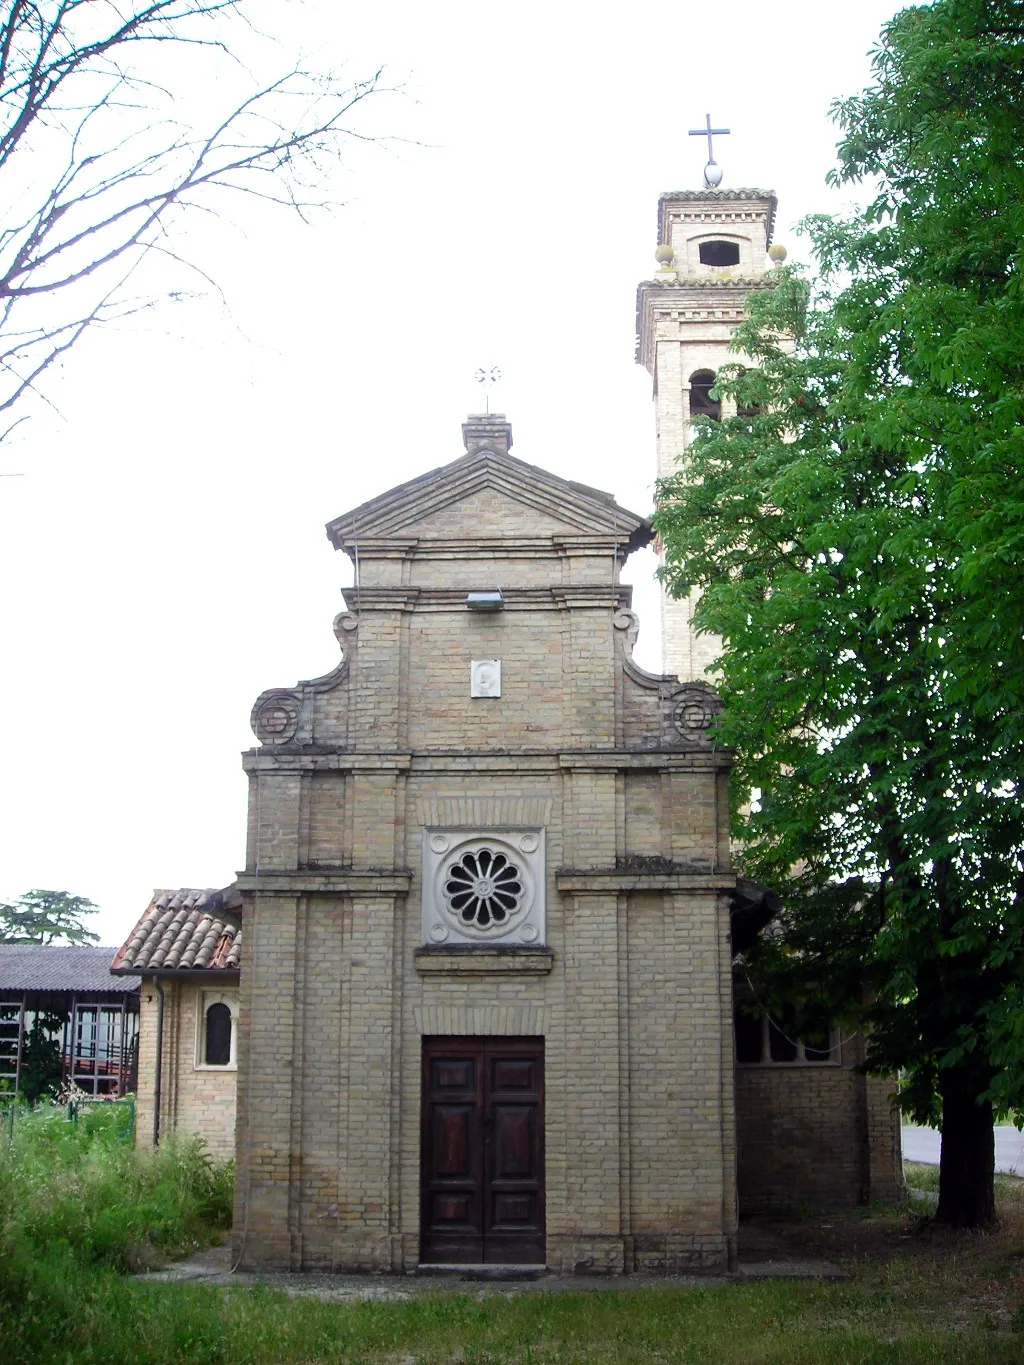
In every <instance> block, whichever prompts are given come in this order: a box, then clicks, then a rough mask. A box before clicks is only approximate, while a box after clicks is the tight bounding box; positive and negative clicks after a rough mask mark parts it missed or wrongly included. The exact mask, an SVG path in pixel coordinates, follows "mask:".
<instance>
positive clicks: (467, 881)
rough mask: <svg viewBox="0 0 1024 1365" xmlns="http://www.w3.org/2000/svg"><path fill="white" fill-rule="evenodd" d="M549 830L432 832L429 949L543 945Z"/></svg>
mask: <svg viewBox="0 0 1024 1365" xmlns="http://www.w3.org/2000/svg"><path fill="white" fill-rule="evenodd" d="M544 935H545V918H544V831H543V830H542V829H493V830H486V831H484V830H477V831H470V830H466V829H425V830H424V832H423V942H424V944H425V945H427V946H434V947H439V946H441V945H442V944H451V945H455V944H475V945H477V946H486V945H487V944H499V943H500V944H501V945H502V946H503V947H509V946H514V945H516V944H519V945H520V946H524V947H525V946H531V947H532V946H538V945H540V946H542V945H543V944H544Z"/></svg>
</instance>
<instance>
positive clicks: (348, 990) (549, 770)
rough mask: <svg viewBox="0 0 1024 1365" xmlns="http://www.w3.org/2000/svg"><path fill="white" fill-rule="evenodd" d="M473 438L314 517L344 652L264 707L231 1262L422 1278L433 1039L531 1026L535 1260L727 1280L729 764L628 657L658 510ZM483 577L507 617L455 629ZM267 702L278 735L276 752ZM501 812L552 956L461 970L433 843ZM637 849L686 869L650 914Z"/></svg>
mask: <svg viewBox="0 0 1024 1365" xmlns="http://www.w3.org/2000/svg"><path fill="white" fill-rule="evenodd" d="M474 420H475V421H476V422H477V429H478V430H479V429H480V427H483V429H484V430H485V431H490V433H491V438H492V446H491V447H490V448H488V447H483V448H482V447H481V446H479V445H478V446H477V447H476V448H475V449H470V450H469V451H468V453H467V455H466V456H465V457H464V458H463V459H462V460H460V461H456V462H455V464H454V465H451V466H447V467H446V468H445V469H442V470H440V471H436V472H435V474H434V475H433V476H431V477H430V478H429V479H427V480H422V481H416V482H415V483H414V485H412V486H411V487H412V494H411V495H407V494H406V492H405V491H404V490H397V491H396V492H393V493H391V494H386V495H384V497H383V498H382V499H380V500H379V502H378V503H377V504H373V503H371V504H369V505H368V506H367V507H366V508H363V509H357V512H356V513H354V514H351V516H350V517H349V518H347V519H346V518H342V519H340V520H339V522H335V523H332V524H331V531H332V536H334V537H335V538H336V540H337V541H340V543H341V544H342V545H343V546H344V547H345V548H351V549H352V552H353V557H354V546H355V544H356V543H358V547H359V575H360V577H359V587H358V589H356V590H354V591H352V592H351V593H347V594H346V599H347V602H348V606H349V607H350V608H352V609H355V612H356V615H357V624H355V625H354V626H353V622H352V619H351V618H349V619H348V621H347V624H343V625H342V626H340V627H339V629H338V634H339V639H340V640H341V642H342V645H343V648H344V650H345V660H344V662H343V664H342V666H341V668H340V669H337V670H335V672H334V674H332V675H329V679H330V680H320V681H316V682H312V683H304V684H300V685H299V687H298V688H296V689H293V690H291V691H290V692H289V693H287V694H282V693H278V692H275V693H268V694H265V696H264V698H262V699H261V700H260V701H258V702H257V706H256V708H255V711H254V717H255V726H256V730H257V734H258V735H259V736H260V737H261V738H264V739H265V740H267V741H268V742H265V743H264V744H263V745H262V747H260V748H259V749H257V750H254V751H252V752H250V753H249V754H248V755H247V756H246V759H245V762H246V767H247V769H248V771H249V773H250V792H251V796H250V820H249V830H250V844H249V855H248V865H247V869H246V873H245V875H244V876H243V877H242V878H241V879H240V886H241V888H242V892H243V896H244V899H245V909H244V923H245V925H246V932H245V936H244V941H243V962H242V1027H241V1036H240V1048H239V1087H238V1148H237V1154H238V1181H237V1199H238V1207H237V1210H236V1219H235V1236H236V1245H237V1250H238V1251H239V1253H240V1254H241V1256H242V1263H243V1264H244V1265H256V1264H270V1265H289V1266H297V1267H310V1268H313V1267H318V1268H323V1267H326V1268H335V1269H340V1268H346V1269H366V1270H383V1269H410V1268H412V1267H414V1266H415V1265H416V1264H417V1262H418V1258H419V1184H420V1068H421V1053H422V1040H423V1038H424V1037H427V1036H433V1035H437V1034H449V1035H466V1034H468V1035H478V1034H483V1035H505V1036H524V1035H527V1036H529V1035H534V1036H536V1035H542V1036H543V1037H544V1039H545V1073H546V1108H545V1149H546V1169H545V1176H546V1218H547V1260H548V1263H549V1264H551V1265H553V1266H556V1267H558V1268H560V1269H562V1270H581V1271H582V1270H589V1271H603V1272H613V1273H615V1272H623V1271H632V1270H635V1269H656V1268H658V1269H666V1270H671V1269H681V1268H684V1267H688V1266H695V1265H716V1264H723V1263H725V1262H726V1261H727V1260H728V1259H729V1257H730V1254H731V1250H732V1248H733V1246H734V1242H735V1228H736V1193H735V1176H734V1171H735V1152H734V1140H733V1130H734V1121H733V1068H732V1047H731V1041H730V1038H729V1029H730V1023H729V1021H730V1019H731V973H730V958H729V949H728V903H727V893H728V890H729V888H730V887H731V885H732V882H733V878H732V874H731V873H730V872H729V870H728V866H727V861H723V857H722V854H723V850H724V852H725V856H726V860H727V838H726V831H725V820H726V804H725V801H724V794H725V793H724V785H723V779H724V776H725V774H726V772H727V769H728V758H727V756H726V755H724V754H722V753H719V752H715V751H714V750H713V749H712V748H711V746H710V745H709V744H707V742H706V740H702V739H698V741H697V742H696V743H688V742H686V741H684V739H683V737H682V736H681V735H680V734H679V732H678V731H675V730H673V729H671V727H669V729H668V730H666V720H665V716H666V715H668V714H670V711H671V704H672V695H673V692H674V690H675V689H677V688H678V684H677V683H676V682H675V680H673V679H663V678H657V677H652V676H650V675H647V674H644V673H643V672H642V671H641V670H639V669H638V668H637V667H636V665H635V664H633V663H632V659H631V656H630V649H631V638H632V635H631V633H633V632H635V624H636V623H635V618H634V617H633V616H632V614H631V613H630V612H629V611H628V606H629V591H628V589H626V588H624V587H623V586H621V585H620V584H619V581H618V572H619V568H620V566H621V563H622V562H623V561H624V559H625V557H626V554H627V553H628V552H629V548H630V545H631V544H636V543H642V541H643V539H644V538H646V537H648V536H649V534H650V533H649V530H648V529H647V528H646V523H645V522H644V521H643V519H642V518H638V517H634V516H633V515H632V514H630V513H627V512H624V511H623V509H621V508H617V507H616V506H615V504H614V503H612V502H611V500H610V499H608V497H607V495H602V494H598V493H595V491H594V490H590V489H583V488H580V487H579V486H576V485H570V484H567V483H564V482H563V481H561V480H555V479H554V478H553V476H551V475H548V474H544V473H543V471H538V470H535V469H533V468H532V467H531V466H527V465H523V464H521V463H520V462H519V461H517V460H515V459H514V458H513V457H512V456H510V455H509V454H508V445H507V439H506V437H505V430H506V429H505V428H504V427H503V423H502V419H500V418H491V419H489V420H488V421H481V419H474ZM396 509H397V510H396ZM494 586H500V588H501V590H502V592H503V594H504V599H505V608H504V610H503V611H502V612H500V613H495V614H494V615H485V614H480V615H476V614H475V613H472V612H470V611H468V610H467V607H466V603H465V594H466V592H467V591H470V590H474V589H482V588H491V587H494ZM475 658H500V659H501V660H502V695H501V697H500V698H477V699H473V698H471V697H470V688H469V665H470V661H471V660H472V659H475ZM271 706H277V707H281V706H284V707H286V708H290V711H289V715H290V716H291V717H292V719H293V723H294V728H293V730H292V732H291V733H290V734H288V735H286V737H285V738H284V739H283V740H282V739H277V740H276V742H273V737H272V736H271V735H270V734H269V733H265V734H261V730H260V724H261V722H260V717H261V715H262V714H263V711H262V710H261V708H263V707H271ZM666 708H667V709H666ZM627 734H628V738H627ZM517 822H518V823H521V824H522V825H524V826H527V827H528V826H531V825H536V824H538V823H540V824H543V826H544V828H545V831H546V840H547V860H546V881H547V886H546V895H547V905H548V910H547V944H546V947H547V949H548V950H549V951H548V952H547V953H539V952H538V951H537V950H532V952H531V953H530V954H527V953H525V952H524V953H523V955H522V958H521V960H520V962H519V963H516V961H515V959H514V958H512V959H509V958H508V957H507V956H506V957H504V958H501V959H498V958H493V959H489V960H486V961H485V960H483V959H478V960H477V961H475V962H474V961H472V960H471V959H469V958H468V957H467V958H463V959H462V960H459V959H457V958H453V959H452V962H451V967H450V968H449V969H447V970H446V969H445V964H444V960H443V959H439V958H438V957H437V956H436V955H435V956H433V957H430V956H429V955H428V956H427V957H424V954H423V951H422V945H421V937H420V936H421V924H420V900H421V886H420V869H421V866H422V858H421V837H422V836H421V830H422V828H423V827H424V826H426V825H431V826H435V827H436V826H438V825H448V826H452V827H462V828H465V829H466V830H467V831H473V832H476V831H484V832H485V831H486V829H487V828H489V827H491V828H503V827H509V826H512V827H514V826H515V824H516V823H517ZM631 854H644V855H649V856H651V857H654V858H659V857H660V858H662V859H668V860H675V863H674V864H671V865H673V866H674V865H676V864H678V868H679V869H682V870H681V871H680V870H677V872H676V874H675V875H674V876H671V877H670V876H668V875H666V874H664V873H661V872H659V873H655V874H653V875H652V876H651V877H650V878H648V879H647V880H648V881H649V882H651V883H652V885H653V887H654V889H646V890H644V891H643V892H642V893H640V894H635V893H634V892H633V891H632V890H631V889H630V888H631V887H632V886H633V884H634V883H635V880H636V878H635V877H633V878H630V877H629V876H628V875H627V874H625V873H621V872H617V871H616V868H617V860H619V861H620V862H621V860H622V859H623V858H626V857H628V856H630V855H631ZM691 864H694V865H695V864H700V871H699V874H698V873H694V874H692V875H691V874H690V872H688V871H687V870H686V869H687V868H689V866H690V865H691ZM560 868H571V869H573V870H574V871H573V876H572V877H570V878H569V881H568V882H566V885H567V886H569V885H570V884H571V889H570V890H566V891H562V890H561V889H560V887H559V879H560V877H561V876H562V874H560V873H559V869H560ZM581 874H586V875H581ZM562 879H563V880H564V878H562ZM662 887H663V888H664V889H659V888H662ZM688 887H689V888H690V889H687V888H688Z"/></svg>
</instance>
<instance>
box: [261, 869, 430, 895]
mask: <svg viewBox="0 0 1024 1365" xmlns="http://www.w3.org/2000/svg"><path fill="white" fill-rule="evenodd" d="M411 884H412V873H411V872H405V871H402V870H401V869H394V870H391V871H385V870H382V871H379V872H375V871H366V872H356V871H352V870H345V871H338V872H321V871H317V872H304V871H280V872H278V871H275V872H240V873H239V874H238V882H237V885H238V889H239V891H242V892H250V893H252V892H262V893H264V894H267V895H273V896H279V895H289V894H291V895H296V896H309V895H318V896H404V895H406V894H407V893H408V891H409V887H410V885H411Z"/></svg>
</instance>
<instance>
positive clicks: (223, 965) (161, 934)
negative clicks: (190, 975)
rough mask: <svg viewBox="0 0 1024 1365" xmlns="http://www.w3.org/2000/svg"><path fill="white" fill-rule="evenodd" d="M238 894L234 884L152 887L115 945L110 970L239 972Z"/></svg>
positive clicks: (240, 946)
mask: <svg viewBox="0 0 1024 1365" xmlns="http://www.w3.org/2000/svg"><path fill="white" fill-rule="evenodd" d="M241 958H242V920H241V897H240V896H239V894H238V892H237V891H236V890H235V888H234V886H229V887H226V888H225V889H224V890H223V891H217V890H215V889H214V888H211V887H207V888H206V889H205V890H204V889H202V888H193V887H187V886H186V887H183V888H182V889H181V890H180V891H154V892H153V899H152V901H151V903H150V905H149V908H148V909H147V910H146V913H145V914H144V915H143V916H142V918H141V919H140V920H139V922H138V924H137V925H136V926H135V928H134V929H133V930H132V933H131V936H130V937H129V938H128V941H127V942H126V943H125V944H124V945H123V947H121V948H119V949H118V950H117V953H116V955H115V957H114V961H113V963H112V964H111V968H110V970H111V971H113V972H125V971H135V972H141V973H145V974H148V973H149V972H196V971H211V972H212V971H234V972H237V971H238V967H239V963H240V962H241Z"/></svg>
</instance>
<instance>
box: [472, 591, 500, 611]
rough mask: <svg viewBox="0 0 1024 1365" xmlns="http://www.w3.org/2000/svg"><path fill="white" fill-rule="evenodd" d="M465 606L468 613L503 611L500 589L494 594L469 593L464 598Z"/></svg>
mask: <svg viewBox="0 0 1024 1365" xmlns="http://www.w3.org/2000/svg"><path fill="white" fill-rule="evenodd" d="M466 606H467V607H468V608H469V609H470V611H504V610H505V599H504V597H502V595H501V589H500V588H496V589H495V590H494V592H471V593H469V594H468V596H467V597H466Z"/></svg>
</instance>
